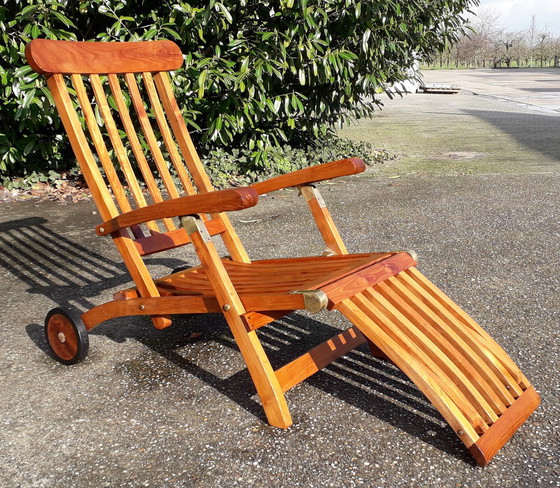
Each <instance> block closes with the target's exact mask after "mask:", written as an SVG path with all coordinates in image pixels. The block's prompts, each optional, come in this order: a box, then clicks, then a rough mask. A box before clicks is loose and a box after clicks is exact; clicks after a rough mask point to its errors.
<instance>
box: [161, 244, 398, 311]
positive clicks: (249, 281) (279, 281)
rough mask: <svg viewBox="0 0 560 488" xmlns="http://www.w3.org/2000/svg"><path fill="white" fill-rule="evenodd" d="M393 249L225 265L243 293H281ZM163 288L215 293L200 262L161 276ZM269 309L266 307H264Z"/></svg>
mask: <svg viewBox="0 0 560 488" xmlns="http://www.w3.org/2000/svg"><path fill="white" fill-rule="evenodd" d="M393 255H394V254H393V253H372V254H355V255H352V254H349V255H343V256H330V257H321V256H313V257H307V258H286V259H273V260H263V261H253V262H252V263H239V262H237V261H231V260H228V259H224V260H223V266H224V268H225V270H226V272H227V274H228V277H229V279H231V281H232V283H233V286H234V287H235V290H236V291H237V293H238V294H239V295H240V296H245V295H250V294H255V295H256V294H261V295H265V294H279V293H290V292H293V291H303V290H316V289H320V288H321V286H322V285H324V284H326V283H330V282H333V281H335V280H337V279H341V278H344V277H346V276H349V275H351V274H352V273H353V272H355V271H359V270H360V269H363V268H366V267H368V266H370V265H371V264H372V263H376V262H379V261H383V260H384V259H387V258H390V257H391V256H393ZM157 285H158V287H160V288H161V289H167V290H187V291H190V292H196V293H200V294H202V295H212V294H213V293H214V291H213V289H212V286H211V284H210V282H209V280H208V277H207V273H206V270H205V269H204V268H203V267H200V266H197V267H194V268H190V269H188V270H185V271H183V272H180V273H176V274H174V275H170V276H169V277H164V278H161V279H159V280H157ZM262 310H266V308H262Z"/></svg>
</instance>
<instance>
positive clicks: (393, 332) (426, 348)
mask: <svg viewBox="0 0 560 488" xmlns="http://www.w3.org/2000/svg"><path fill="white" fill-rule="evenodd" d="M352 302H353V303H354V304H355V305H357V306H358V307H359V308H360V310H362V312H364V313H365V314H366V315H367V316H368V317H369V318H370V319H371V320H372V321H373V322H375V323H376V324H377V326H378V327H380V328H382V329H383V330H384V332H385V333H387V334H388V335H389V336H390V337H391V338H392V339H393V340H394V341H395V342H396V343H397V344H399V346H400V347H401V348H402V349H403V350H404V351H406V352H407V353H408V354H410V355H411V356H413V357H414V358H415V359H416V360H418V361H419V362H420V363H421V364H422V365H423V372H422V373H423V374H429V375H430V376H431V378H432V379H433V380H434V381H435V382H437V384H438V387H439V388H440V389H442V390H443V391H445V393H446V394H447V395H448V396H449V398H450V400H451V401H453V402H454V404H455V405H456V406H457V407H458V408H459V409H460V410H461V412H462V413H463V415H464V416H465V418H466V419H467V420H468V422H469V423H470V425H472V426H473V427H474V429H475V430H476V431H477V432H478V433H479V434H481V433H482V432H485V431H486V430H488V425H487V423H492V422H494V421H495V420H496V419H497V416H496V414H494V412H492V411H491V409H490V408H489V407H488V408H487V409H485V408H483V407H482V406H481V407H480V409H479V410H478V411H477V409H476V408H474V407H473V405H472V403H471V402H470V401H469V400H468V399H467V398H466V397H465V394H464V391H461V390H460V388H459V387H458V385H456V384H455V382H454V379H455V378H454V377H459V375H453V373H454V372H455V371H454V369H453V367H452V365H451V363H450V361H449V360H447V361H446V359H447V358H445V356H444V355H443V354H441V352H440V351H439V350H438V349H437V347H435V345H434V344H433V343H432V342H431V341H430V340H429V339H427V338H426V337H425V336H424V335H423V334H421V333H418V331H417V330H415V329H414V327H410V328H409V327H406V325H407V324H405V322H404V321H401V322H400V323H399V321H398V319H399V318H400V317H398V313H395V314H394V315H390V312H391V310H389V313H387V310H386V309H385V310H383V309H382V308H381V307H380V306H379V304H378V303H376V302H377V300H376V301H372V300H368V299H367V298H366V297H365V296H364V295H363V294H361V293H360V294H357V295H356V296H355V297H354V298H353V299H352ZM392 311H393V312H394V310H392ZM403 325H405V327H403ZM380 349H381V350H383V349H382V348H381V347H380ZM395 364H397V363H395ZM450 375H451V376H452V377H451V378H450ZM461 379H462V378H461ZM481 415H483V416H484V417H485V418H483V417H482V416H481Z"/></svg>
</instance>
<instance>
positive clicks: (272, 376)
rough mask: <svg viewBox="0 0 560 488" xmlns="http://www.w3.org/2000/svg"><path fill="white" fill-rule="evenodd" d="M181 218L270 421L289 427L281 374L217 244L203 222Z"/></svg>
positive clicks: (289, 418) (273, 423)
mask: <svg viewBox="0 0 560 488" xmlns="http://www.w3.org/2000/svg"><path fill="white" fill-rule="evenodd" d="M181 221H182V223H183V226H184V228H185V229H186V231H187V232H188V234H189V236H190V238H191V240H192V242H193V244H194V247H195V249H196V251H197V254H198V257H199V259H200V263H201V264H202V266H203V267H204V269H205V271H206V275H207V276H208V280H209V281H210V284H211V285H212V288H213V290H214V292H215V294H216V298H217V300H218V303H219V304H220V307H221V308H222V310H223V314H224V317H225V319H226V320H227V322H228V324H229V327H230V329H231V332H232V334H233V338H234V339H235V341H236V342H237V345H238V347H239V350H240V351H241V354H242V355H243V358H244V359H245V363H246V364H247V369H248V370H249V374H250V375H251V378H252V379H253V383H254V384H255V388H256V389H257V393H258V395H259V397H260V399H261V402H262V405H263V408H264V411H265V413H266V416H267V419H268V421H269V423H270V424H271V425H273V426H275V427H280V428H283V429H287V428H288V427H289V426H290V425H292V419H291V417H290V412H289V410H288V404H287V403H286V397H285V396H284V392H283V391H282V388H281V387H280V382H279V381H278V377H277V376H276V373H275V372H274V370H273V369H272V365H271V364H270V361H269V359H268V357H267V355H266V353H265V351H264V349H263V347H262V344H261V342H260V341H259V338H258V336H257V333H256V331H254V330H252V331H250V328H249V324H247V323H246V321H245V319H244V318H243V314H244V313H245V309H244V307H243V304H242V303H241V300H240V299H239V296H238V294H237V292H236V290H235V287H234V286H233V283H232V282H231V279H230V277H229V275H228V274H227V271H226V269H225V268H224V265H223V262H222V260H221V259H220V257H219V255H218V253H217V252H216V248H215V247H214V244H213V243H212V241H211V240H210V237H209V236H208V235H207V232H206V229H205V227H204V224H202V223H201V222H200V220H199V219H197V218H195V217H193V216H186V217H183V218H182V219H181Z"/></svg>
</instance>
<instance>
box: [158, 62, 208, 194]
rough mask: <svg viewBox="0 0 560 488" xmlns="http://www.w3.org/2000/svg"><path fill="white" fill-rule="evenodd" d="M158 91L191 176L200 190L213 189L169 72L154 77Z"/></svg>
mask: <svg viewBox="0 0 560 488" xmlns="http://www.w3.org/2000/svg"><path fill="white" fill-rule="evenodd" d="M154 81H155V83H156V87H157V89H158V93H159V96H160V99H161V102H162V104H163V107H164V108H165V113H166V115H167V118H168V120H169V124H170V125H171V128H172V129H173V134H174V135H175V140H176V141H177V144H178V145H179V148H180V149H181V153H182V154H183V158H184V160H185V162H186V164H187V167H188V168H189V171H190V173H191V176H192V178H193V180H194V182H195V185H196V187H197V188H198V191H199V192H206V191H212V190H213V188H212V184H211V183H210V179H209V178H208V175H207V174H206V171H205V170H204V166H203V164H202V162H201V161H200V158H199V157H198V153H197V151H196V148H195V147H194V144H193V142H192V139H191V136H190V135H189V131H188V130H187V126H186V125H185V120H184V119H183V114H182V113H181V109H180V108H179V106H178V105H177V101H176V100H175V96H174V95H173V90H172V88H171V84H170V83H169V77H168V75H167V73H161V74H160V76H158V77H157V78H154Z"/></svg>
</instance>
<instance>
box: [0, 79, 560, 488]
mask: <svg viewBox="0 0 560 488" xmlns="http://www.w3.org/2000/svg"><path fill="white" fill-rule="evenodd" d="M471 75H472V74H471V73H470V72H469V76H471ZM386 108H387V110H386V111H385V112H384V113H383V115H382V116H380V117H378V118H376V121H374V123H372V124H370V123H368V122H366V123H363V124H361V125H360V126H359V127H357V128H355V129H354V132H352V133H351V134H352V135H354V136H356V137H361V138H368V139H370V140H374V141H376V143H377V142H379V145H380V146H384V147H387V148H388V149H391V147H393V148H395V149H394V151H395V152H396V153H397V154H398V157H397V158H396V159H395V160H394V161H393V162H391V163H390V164H388V165H387V166H386V167H384V168H381V169H375V170H372V171H368V172H367V173H366V174H364V175H362V176H360V177H357V178H350V179H346V180H342V181H338V182H336V183H335V184H332V185H324V186H323V187H322V192H323V195H324V197H325V200H326V201H327V203H329V204H330V206H331V207H332V210H333V213H334V214H335V215H336V216H337V221H338V222H339V223H340V227H341V230H342V233H343V235H344V236H346V238H347V241H348V245H349V247H350V248H351V249H352V250H353V251H356V252H360V251H368V250H369V251H371V250H383V249H402V248H406V249H410V248H412V249H415V250H416V251H417V252H418V253H419V255H420V262H421V266H420V269H421V270H422V271H423V272H424V273H425V274H426V275H427V276H429V277H430V278H431V279H432V280H433V281H434V282H436V283H437V284H438V285H439V286H440V287H441V288H443V289H444V290H445V291H446V292H447V293H448V294H449V295H451V297H452V298H454V299H455V300H456V301H457V302H458V303H460V304H461V305H462V306H463V307H464V308H465V309H466V310H467V311H468V312H469V313H470V314H471V315H472V316H474V317H475V318H476V319H478V320H479V321H480V323H481V324H482V325H483V326H484V327H485V328H486V329H487V330H488V331H489V332H490V334H491V335H492V336H493V337H494V338H495V339H496V340H497V341H498V342H499V343H500V344H501V345H502V346H503V347H504V348H505V349H506V350H507V351H508V352H509V354H510V355H511V356H512V358H513V359H514V360H515V361H516V362H517V363H518V364H519V365H520V367H521V368H522V369H523V371H524V372H525V374H526V375H527V376H528V378H530V379H531V380H532V382H533V383H534V384H535V386H536V388H537V390H538V391H539V392H540V393H541V395H542V398H543V402H542V405H541V406H540V407H539V409H538V410H537V412H536V413H535V414H534V415H533V416H532V417H531V418H530V419H529V420H528V422H527V423H526V424H525V425H524V426H523V427H522V428H521V429H520V431H519V432H518V433H517V434H516V435H515V437H514V438H513V439H512V440H511V441H510V442H509V443H508V445H507V446H506V447H505V448H504V449H503V450H502V451H501V452H500V453H499V454H498V456H497V457H496V458H495V459H494V461H493V462H492V463H491V464H490V466H488V467H487V468H484V469H481V468H479V467H477V466H475V465H474V464H473V463H472V461H471V459H470V458H469V456H468V455H467V453H466V451H465V449H464V448H463V447H462V444H460V442H459V441H458V440H457V439H456V437H455V435H454V434H453V432H451V430H450V429H449V428H448V427H446V425H445V424H444V423H443V422H442V420H441V418H440V417H439V416H438V414H437V412H435V410H434V409H433V408H432V407H430V406H429V405H428V404H427V403H426V401H425V400H424V399H423V397H422V395H420V394H419V393H418V391H417V390H416V389H415V388H414V387H413V385H411V384H410V383H409V382H408V381H407V380H406V378H405V377H404V376H403V375H402V374H400V373H399V372H398V371H396V370H395V369H394V368H392V367H390V366H387V365H386V364H384V363H381V362H379V361H377V360H374V359H371V358H370V357H369V356H368V354H367V352H366V351H364V350H358V351H355V352H352V353H351V354H349V355H348V356H347V357H345V358H344V359H341V360H340V361H338V362H337V363H335V364H333V365H332V366H330V367H329V368H327V369H325V370H324V371H323V372H321V373H319V374H317V375H316V376H314V377H313V378H311V379H310V380H308V381H306V382H305V383H304V384H302V385H299V386H298V387H296V388H295V389H294V390H292V391H291V392H289V394H288V401H289V404H290V407H291V409H292V413H293V416H294V421H295V424H294V426H293V427H292V428H291V429H289V430H288V431H280V430H277V429H273V428H270V427H268V426H267V425H266V423H265V422H264V421H263V414H262V411H261V409H260V406H259V404H258V400H257V399H256V398H255V396H253V395H252V389H251V384H250V381H249V378H248V375H247V373H246V370H245V369H244V367H243V364H242V362H241V360H240V358H239V355H238V353H237V351H236V350H235V346H234V344H233V343H232V340H231V339H230V335H229V333H228V332H227V329H226V327H225V325H224V323H223V322H222V321H221V320H220V319H219V318H218V317H215V318H214V319H205V320H200V319H198V318H196V317H182V318H180V319H179V320H177V323H176V324H175V326H174V327H171V328H170V329H167V330H165V331H156V330H155V329H153V328H152V327H151V325H150V324H149V323H148V321H146V320H144V319H141V318H139V319H122V320H116V321H114V322H112V323H108V324H106V325H102V326H100V327H98V328H97V329H95V330H94V331H93V332H92V334H91V338H90V340H91V346H90V355H89V357H88V359H87V360H86V361H85V362H84V363H82V364H80V365H77V366H75V367H71V368H67V367H64V366H61V365H59V364H57V363H55V362H54V361H53V360H51V359H50V358H49V357H48V356H47V355H46V354H45V353H44V349H45V342H44V339H43V337H42V321H43V318H44V316H45V314H46V312H47V311H48V310H49V309H50V308H51V307H53V306H55V305H68V304H70V305H73V306H76V307H78V308H80V309H86V308H89V307H91V306H92V305H95V304H98V303H102V302H103V301H105V300H107V299H108V298H109V297H110V291H111V290H114V289H119V288H122V287H124V286H127V284H128V278H127V276H126V273H125V270H124V269H123V266H122V264H120V261H119V259H118V257H117V255H116V253H115V251H114V249H113V247H112V244H111V243H110V242H109V240H106V239H100V238H97V237H95V235H94V232H93V226H94V225H95V224H96V223H97V222H98V216H97V215H96V214H95V213H94V212H95V211H94V208H93V206H92V204H91V203H88V202H80V203H77V204H73V205H61V204H55V203H41V204H37V203H34V202H32V201H29V202H11V203H3V204H2V206H0V231H1V232H0V276H1V279H0V294H1V296H2V297H3V301H2V314H1V318H0V391H1V395H0V425H1V426H2V429H1V430H0V486H2V487H16V486H22V487H31V486H35V487H56V488H59V487H96V488H97V487H115V486H119V487H120V486H122V487H138V486H150V487H174V486H177V487H204V488H206V487H229V486H242V487H248V486H251V487H253V486H254V487H262V486H267V487H273V486H274V487H276V486H277V487H287V486H307V487H323V486H335V487H352V486H363V487H385V486H387V487H389V486H390V487H418V486H422V487H438V488H439V487H450V488H451V487H504V486H505V487H508V486H511V487H513V486H516V487H534V486H560V482H559V476H560V463H559V461H558V450H559V448H560V446H559V444H560V443H559V441H558V436H559V430H558V418H559V416H560V412H559V407H558V405H559V404H560V398H559V394H558V393H559V391H560V381H559V379H560V374H559V372H558V364H559V359H560V358H559V353H558V350H559V340H558V325H559V323H560V299H559V295H558V289H559V288H560V279H559V277H558V273H557V269H558V268H559V266H560V256H559V253H558V243H559V239H560V218H559V215H560V195H559V191H558V188H559V184H560V171H559V168H560V160H559V157H558V155H559V154H560V148H559V147H558V145H559V139H558V130H557V129H558V126H557V125H555V124H558V118H557V117H553V116H550V115H548V114H547V115H546V117H547V118H546V119H545V120H546V121H547V122H549V123H544V122H543V123H542V124H541V126H540V127H541V128H540V129H539V130H540V131H545V133H544V134H541V136H542V139H541V140H542V142H543V144H545V145H546V147H545V148H544V149H540V145H538V144H536V143H534V142H532V141H531V138H530V137H529V136H527V137H526V138H525V139H523V138H522V134H521V132H522V131H517V132H516V131H514V130H513V129H512V128H515V127H518V126H519V127H525V128H526V130H527V131H528V132H529V131H530V130H532V129H531V127H532V121H533V120H534V119H533V117H534V116H535V114H536V113H535V111H534V110H529V109H527V108H523V107H519V106H518V105H515V104H513V103H511V102H505V101H501V100H497V99H495V98H488V97H481V96H474V95H467V94H463V95H457V96H449V95H448V96H446V95H440V96H435V95H434V96H431V95H430V96H429V95H426V96H424V95H415V96H410V97H407V98H406V99H404V100H402V101H398V102H396V103H392V104H389V103H388V104H387V107H386ZM484 111H487V112H489V113H490V115H491V114H502V116H501V117H502V120H503V124H502V125H499V124H498V123H497V122H496V120H495V119H494V118H491V117H490V115H488V116H485V115H484ZM541 115H542V114H541ZM541 120H544V119H541ZM375 122H376V123H375ZM432 127H435V129H433V130H432ZM490 130H492V131H493V132H492V133H491V134H490V135H487V132H488V131H490ZM443 131H445V134H446V136H445V137H435V135H437V133H440V132H443ZM434 132H435V134H434ZM532 133H533V134H534V135H535V136H537V135H539V134H540V132H539V134H537V131H535V132H532ZM485 137H486V138H487V139H488V140H487V141H486V142H485V143H484V145H483V147H480V148H478V147H477V146H476V143H477V141H478V140H479V139H480V138H485ZM490 142H493V144H490ZM512 144H515V146H512ZM514 148H515V149H514ZM453 152H481V153H484V156H480V157H477V158H472V157H471V158H470V159H469V158H467V157H466V156H465V157H463V158H462V159H461V157H459V156H455V157H453V156H449V157H447V159H445V158H444V159H433V158H431V156H434V155H435V156H437V155H441V154H447V153H453ZM555 154H556V157H555ZM463 156H464V155H463ZM422 161H425V162H426V165H424V166H423V165H422V164H421V163H422ZM434 161H435V162H434ZM508 161H509V162H508ZM475 163H476V166H475V168H476V170H473V169H472V168H473V165H474V164H475ZM302 209H303V202H302V201H301V198H300V197H298V196H297V194H296V192H280V193H278V194H276V195H274V196H268V197H265V198H262V202H261V203H260V204H259V206H258V207H256V208H254V209H250V210H249V211H247V212H246V213H244V214H241V215H235V216H234V220H235V222H236V224H237V228H238V231H239V233H240V235H241V237H242V238H243V239H244V241H245V242H248V243H250V244H249V245H248V247H249V249H250V253H251V255H252V256H253V257H255V258H259V257H264V256H269V255H270V254H271V253H272V254H274V255H276V256H285V255H291V254H301V255H304V254H309V253H313V254H315V253H317V252H320V250H321V249H322V246H321V243H320V242H319V239H318V237H317V235H315V234H314V233H311V232H309V231H308V228H309V227H308V224H309V218H308V217H307V216H306V215H305V214H304V213H303V212H302ZM184 259H186V260H187V261H188V262H193V260H194V257H193V254H192V251H191V250H188V249H187V250H179V251H175V252H173V253H170V254H167V255H165V256H158V257H154V258H152V259H151V261H150V266H151V267H152V268H153V269H154V271H155V272H157V273H165V272H167V270H169V269H172V268H174V267H176V266H177V265H179V264H180V263H182V262H183V260H184ZM346 325H347V324H346V323H345V322H344V321H343V320H342V318H341V317H340V316H338V315H336V314H331V315H326V314H319V315H317V316H308V315H305V314H298V315H296V316H295V317H293V318H289V319H286V320H282V321H279V322H278V323H276V324H275V325H273V326H272V327H270V328H268V330H267V331H264V332H263V334H262V338H263V340H264V341H265V343H266V347H267V351H268V352H269V354H270V355H271V357H272V360H273V362H274V364H279V363H281V362H283V361H285V360H286V359H289V357H290V356H291V355H293V354H296V353H297V351H298V350H300V349H301V348H304V347H305V346H308V345H309V344H312V343H317V342H319V341H320V340H321V339H323V338H327V337H329V336H330V335H332V334H333V333H334V332H335V331H336V330H338V329H339V328H342V327H346Z"/></svg>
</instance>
